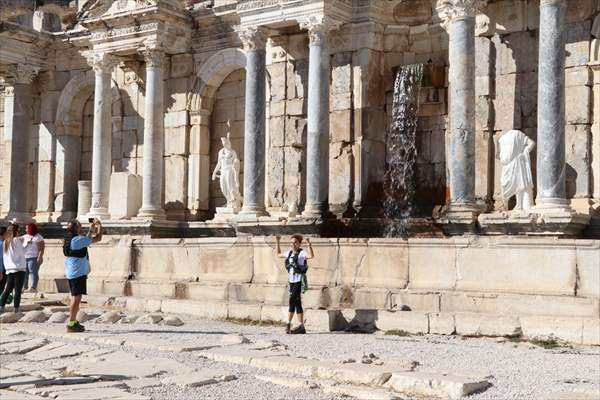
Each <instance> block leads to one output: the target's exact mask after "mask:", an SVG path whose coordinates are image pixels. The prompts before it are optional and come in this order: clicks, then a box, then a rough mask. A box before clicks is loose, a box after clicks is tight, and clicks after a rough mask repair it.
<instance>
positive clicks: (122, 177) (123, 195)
mask: <svg viewBox="0 0 600 400" xmlns="http://www.w3.org/2000/svg"><path fill="white" fill-rule="evenodd" d="M108 204H109V206H108V211H109V213H110V216H111V219H131V218H132V217H134V216H136V215H137V213H138V211H139V209H140V207H141V206H142V177H141V176H139V175H133V174H130V173H128V172H113V173H112V174H111V176H110V196H109V201H108Z"/></svg>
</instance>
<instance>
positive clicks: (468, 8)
mask: <svg viewBox="0 0 600 400" xmlns="http://www.w3.org/2000/svg"><path fill="white" fill-rule="evenodd" d="M486 4H487V0H438V1H437V7H436V8H437V10H438V11H439V12H440V14H442V16H443V18H444V19H446V20H448V21H453V20H456V19H464V18H475V16H476V15H477V12H478V11H479V10H480V9H481V8H483V7H484V6H485V5H486Z"/></svg>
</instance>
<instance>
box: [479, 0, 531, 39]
mask: <svg viewBox="0 0 600 400" xmlns="http://www.w3.org/2000/svg"><path fill="white" fill-rule="evenodd" d="M485 14H486V15H489V16H490V19H491V21H490V22H491V24H490V25H491V29H493V32H494V33H498V34H504V33H509V32H520V31H523V30H525V29H526V27H527V1H525V0H514V1H503V2H499V3H490V4H488V5H487V8H486V12H485Z"/></svg>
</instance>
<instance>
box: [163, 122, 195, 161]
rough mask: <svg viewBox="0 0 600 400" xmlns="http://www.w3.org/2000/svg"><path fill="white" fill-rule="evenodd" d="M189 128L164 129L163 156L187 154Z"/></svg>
mask: <svg viewBox="0 0 600 400" xmlns="http://www.w3.org/2000/svg"><path fill="white" fill-rule="evenodd" d="M188 131H189V128H188V126H185V125H184V126H178V127H172V128H165V150H164V151H165V155H185V154H188V153H189V151H190V150H189V142H188V140H189V135H188Z"/></svg>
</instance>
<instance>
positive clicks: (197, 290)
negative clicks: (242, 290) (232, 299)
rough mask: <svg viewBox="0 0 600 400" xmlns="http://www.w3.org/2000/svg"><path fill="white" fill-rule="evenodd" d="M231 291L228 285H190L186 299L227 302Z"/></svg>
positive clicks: (188, 285)
mask: <svg viewBox="0 0 600 400" xmlns="http://www.w3.org/2000/svg"><path fill="white" fill-rule="evenodd" d="M233 286H237V285H233ZM229 290H230V288H229V287H228V286H227V285H206V284H204V283H188V284H187V292H186V298H188V299H190V300H197V301H205V300H208V301H226V300H227V299H228V298H229V295H228V291H229Z"/></svg>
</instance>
